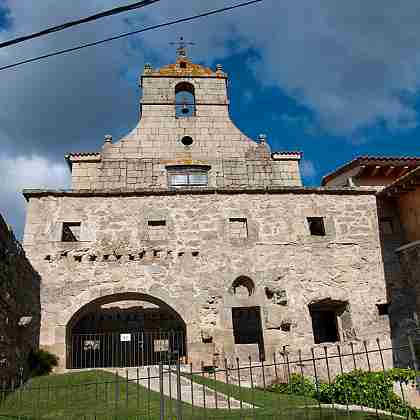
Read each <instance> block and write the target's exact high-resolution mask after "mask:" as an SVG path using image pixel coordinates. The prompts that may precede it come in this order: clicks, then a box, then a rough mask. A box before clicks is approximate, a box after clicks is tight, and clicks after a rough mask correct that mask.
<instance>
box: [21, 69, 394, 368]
mask: <svg viewBox="0 0 420 420" xmlns="http://www.w3.org/2000/svg"><path fill="white" fill-rule="evenodd" d="M178 64H179V63H178ZM178 64H176V65H171V66H168V67H165V68H163V69H161V70H159V71H156V72H155V71H154V70H150V69H149V70H148V71H147V72H146V73H145V74H144V75H143V78H142V87H143V99H142V118H141V123H139V125H138V126H137V127H136V128H135V129H134V130H133V131H132V132H131V133H130V134H129V135H128V136H126V137H125V138H123V139H122V140H121V141H120V142H118V143H112V144H110V143H108V144H107V146H106V147H105V148H104V149H103V150H102V152H101V154H93V155H89V156H86V155H71V156H69V158H68V159H69V160H70V162H71V163H72V165H73V167H74V168H76V167H77V170H76V171H75V172H74V177H73V190H72V191H70V192H67V193H66V192H44V193H36V192H32V193H26V197H27V198H28V200H29V204H28V218H27V220H28V222H27V225H26V230H25V238H24V245H25V249H26V252H27V254H28V256H29V258H30V259H31V262H32V263H33V265H34V267H35V268H36V270H37V271H38V272H39V273H40V275H41V277H42V284H43V289H42V332H41V344H42V346H43V347H45V348H47V349H50V350H52V351H54V352H56V353H57V354H58V355H59V356H60V363H61V366H62V367H65V366H66V364H67V366H69V367H70V363H69V361H68V360H66V358H67V355H68V354H69V350H71V343H70V337H71V334H72V328H73V324H74V323H75V320H77V319H78V317H79V315H80V314H81V313H84V311H88V310H89V309H90V308H92V307H94V308H96V309H97V308H98V307H99V306H100V305H101V304H102V303H103V302H106V303H111V302H112V300H113V299H114V298H115V299H116V300H118V299H119V300H124V299H131V300H132V299H138V300H139V301H144V300H145V301H148V302H151V303H153V304H156V305H157V306H159V307H165V308H166V310H167V313H171V314H176V316H177V317H178V318H179V319H180V320H181V321H182V326H183V327H185V329H186V337H187V340H188V341H187V343H186V348H187V349H188V357H189V360H191V361H193V362H194V363H197V362H198V361H200V360H203V361H204V363H205V364H206V365H207V366H210V365H215V364H218V363H221V361H223V359H224V357H227V358H230V359H231V358H233V360H234V359H235V357H236V356H238V357H240V358H245V359H247V358H248V356H251V357H252V358H253V359H254V360H258V359H259V358H260V357H261V358H263V357H266V358H267V359H269V358H271V357H272V355H273V354H274V353H275V354H278V355H279V354H280V353H281V352H283V349H284V347H285V346H286V345H289V347H290V348H294V349H298V348H302V347H306V348H307V349H309V348H310V347H312V346H314V331H313V325H312V319H311V313H310V308H309V305H310V304H311V303H312V302H317V301H322V300H325V299H326V298H331V299H332V300H334V301H342V302H348V305H349V307H350V309H351V310H349V313H348V314H346V315H348V317H350V318H351V319H350V320H349V319H345V317H344V318H340V319H341V321H340V324H339V328H340V331H339V335H340V340H342V341H344V342H349V341H350V340H364V339H371V338H376V337H377V336H379V337H383V338H385V339H387V338H389V326H388V323H387V322H385V321H384V320H383V319H379V318H378V315H377V307H376V303H377V302H378V301H383V300H385V299H386V288H385V282H384V273H383V268H382V260H381V248H380V243H379V236H378V228H377V220H376V218H377V212H376V198H375V195H374V192H372V191H368V190H366V189H365V190H362V189H360V190H356V189H345V188H339V189H337V190H332V189H323V188H320V189H312V190H310V191H309V190H308V189H305V188H303V187H302V186H301V178H300V173H299V168H298V162H299V159H300V154H299V153H293V152H285V153H273V154H271V152H270V149H269V147H268V145H267V144H266V143H265V141H261V142H260V143H259V144H258V143H256V142H254V141H252V140H251V139H249V138H248V137H246V136H245V135H244V134H242V133H241V132H240V131H239V130H238V129H237V128H236V127H235V126H234V124H233V123H232V121H231V120H230V118H229V112H228V98H227V84H226V75H225V74H224V73H223V74H221V73H220V72H213V71H211V70H209V69H205V68H203V67H201V66H196V65H193V64H192V63H190V64H189V67H188V66H187V67H188V68H190V67H191V66H192V68H193V69H194V71H193V73H191V74H190V73H188V71H189V70H188V71H187V72H186V73H185V72H184V71H183V70H182V69H181V68H180V67H179V66H178ZM190 65H191V66H190ZM177 66H178V67H177ZM197 72H198V73H199V76H197ZM178 83H190V84H191V85H189V86H193V90H194V92H195V100H196V105H195V112H194V115H192V116H190V117H188V118H182V117H181V116H177V115H176V114H175V111H176V109H175V105H174V104H175V100H176V97H175V91H176V86H177V85H178ZM185 136H189V137H191V138H192V140H193V142H192V144H189V145H187V146H185V145H184V144H183V142H182V139H183V137H185ZM87 165H89V166H88V167H87ZM186 167H187V168H189V169H188V170H189V171H190V172H188V171H187V172H183V171H184V170H185V168H186ZM86 168H87V170H86ZM121 168H126V169H127V170H126V171H125V170H124V171H121ZM177 171H179V172H177ZM171 177H172V178H171ZM186 177H188V180H189V181H188V182H190V180H191V179H192V180H194V182H196V183H197V184H194V182H192V181H191V182H190V183H189V184H188V185H186V184H182V183H183V182H186V181H185V180H186V179H187V178H186ZM171 180H172V181H171ZM171 182H172V184H171ZM177 182H179V183H180V184H181V185H178V184H177ZM168 183H169V184H168ZM85 187H87V188H88V189H89V190H88V191H80V190H81V189H82V188H85ZM216 187H217V189H216ZM355 208H357V209H358V210H357V214H356V215H355V214H354V209H355ZM308 217H317V218H322V221H323V223H324V228H325V232H324V233H325V235H322V236H315V235H313V234H311V230H310V226H309V221H308ZM66 222H80V223H81V232H84V233H83V235H81V238H80V242H82V243H80V242H77V243H71V244H68V243H62V242H61V240H62V235H61V229H62V227H63V223H66ZM163 222H164V223H163ZM153 226H154V227H156V226H160V228H159V229H153ZM341 226H346V227H347V228H346V229H342V228H340V227H341ZM163 227H164V228H163ZM157 231H158V232H157ZM47 256H49V258H48V259H46V257H47ZM92 256H94V257H95V258H92ZM340 316H341V314H340ZM350 321H351V322H350ZM179 325H180V324H179ZM250 325H251V327H252V331H253V332H252V333H249V331H248V327H249V326H250ZM324 344H325V343H323V344H321V346H324ZM161 345H163V344H162V343H160V344H159V346H161ZM66 346H67V347H66ZM315 347H316V346H315Z"/></svg>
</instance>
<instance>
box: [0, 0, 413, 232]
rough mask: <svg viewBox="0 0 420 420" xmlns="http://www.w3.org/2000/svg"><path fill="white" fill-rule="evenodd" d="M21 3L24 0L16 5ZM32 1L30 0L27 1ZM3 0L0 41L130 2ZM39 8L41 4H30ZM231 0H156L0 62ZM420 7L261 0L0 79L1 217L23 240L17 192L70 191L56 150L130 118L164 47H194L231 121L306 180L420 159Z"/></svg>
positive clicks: (97, 138) (167, 56) (80, 144)
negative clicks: (224, 83) (226, 83)
mask: <svg viewBox="0 0 420 420" xmlns="http://www.w3.org/2000/svg"><path fill="white" fill-rule="evenodd" d="M25 3H26V4H25ZM31 3H32V2H31ZM33 3H34V4H29V3H27V2H16V1H13V0H0V39H4V40H6V39H9V38H13V37H15V36H18V35H22V34H25V33H29V32H33V31H36V30H39V29H42V28H45V27H47V26H50V25H55V24H59V23H62V22H65V21H67V20H70V19H74V18H77V17H81V16H86V15H88V14H92V13H95V12H98V11H100V10H103V9H106V8H111V7H115V6H119V5H122V4H126V3H127V1H122V0H75V1H73V2H56V1H55V0H42V1H39V2H33ZM35 3H36V4H35ZM232 3H234V1H232V0H231V1H228V0H215V1H214V2H211V5H209V2H206V1H204V0H179V1H177V2H173V1H170V0H161V2H159V3H158V5H157V6H150V7H148V8H145V9H143V10H141V11H136V12H130V13H129V14H126V15H124V16H120V17H113V18H110V19H106V20H105V21H101V22H97V23H95V24H92V25H89V26H87V27H81V28H78V29H74V30H71V31H67V32H63V33H60V34H56V35H53V36H50V37H46V38H44V39H40V40H36V41H32V42H29V43H27V44H24V45H21V46H16V47H10V48H8V49H4V50H2V51H0V65H2V64H8V63H12V62H14V61H15V60H18V59H21V58H25V57H31V56H34V55H38V54H42V53H45V52H48V51H51V50H55V49H58V48H66V47H68V46H72V45H74V44H78V43H80V42H86V41H93V40H96V39H100V38H103V37H107V36H109V35H114V34H116V33H119V32H125V31H127V30H130V29H137V28H139V27H142V26H144V25H148V24H154V23H160V22H163V21H166V20H167V19H173V18H177V17H183V16H186V15H189V14H194V13H199V12H203V11H206V10H209V9H211V8H217V7H222V6H226V5H229V4H232ZM419 22H420V4H419V2H418V1H414V0H407V1H406V2H404V3H402V4H397V3H395V2H392V1H390V0H380V1H379V0H372V1H371V2H369V3H366V2H363V1H361V0H354V1H353V2H350V3H340V7H337V3H336V2H335V1H333V0H323V1H322V0H312V1H309V0H293V1H292V0H285V1H284V2H281V3H279V2H278V1H277V0H265V1H264V2H263V3H261V5H259V6H252V7H250V8H247V9H244V10H238V11H236V12H234V13H230V14H227V15H223V16H216V17H212V18H207V19H204V20H202V21H201V22H196V23H191V24H183V25H180V26H176V27H175V26H174V27H171V28H168V29H165V30H160V31H156V32H149V33H146V34H144V35H143V36H141V37H133V38H130V39H127V40H122V41H117V42H113V43H110V44H107V45H103V46H100V47H97V48H93V49H89V50H85V51H82V52H80V53H78V54H72V55H68V56H61V57H55V58H52V59H50V60H47V61H44V62H41V63H34V64H30V65H27V66H22V67H20V68H18V69H16V70H13V71H7V72H2V73H1V74H0V76H1V78H0V90H1V92H2V95H1V96H0V144H1V146H2V147H1V151H0V177H1V178H3V179H7V180H8V182H7V183H4V184H3V185H1V186H0V213H2V214H3V215H4V216H5V217H6V219H7V221H8V222H9V223H11V224H12V225H13V226H14V228H15V230H16V232H17V234H18V236H21V234H22V229H23V223H24V211H25V208H24V201H23V199H22V197H21V195H20V190H21V189H22V188H23V187H36V186H39V187H66V186H68V181H69V175H68V170H67V168H66V166H65V164H64V163H63V155H64V154H65V153H67V152H69V151H96V150H98V149H99V147H100V146H101V144H102V139H103V136H104V134H107V133H111V134H113V136H114V138H118V137H120V136H122V135H123V134H125V133H127V132H128V131H129V130H130V129H131V128H132V127H133V126H134V125H135V124H136V121H137V118H138V115H137V103H138V99H139V95H140V92H139V90H138V88H137V82H136V81H137V77H138V75H139V74H140V73H141V71H142V68H143V65H144V63H145V62H151V63H152V64H153V65H154V66H155V67H158V66H160V65H164V64H166V63H168V62H170V61H173V60H174V57H175V52H174V48H173V47H171V46H169V43H170V42H171V41H173V40H176V39H177V38H179V37H180V36H181V35H183V36H185V38H186V39H188V40H193V41H195V42H196V44H197V45H196V46H195V47H193V48H192V49H191V50H190V55H191V57H192V59H193V60H194V61H196V62H200V63H202V64H205V65H207V66H212V67H215V65H216V63H222V64H223V67H224V69H225V71H227V72H228V73H229V75H230V82H231V83H230V94H231V116H232V119H233V120H234V122H235V123H236V125H237V126H238V127H239V128H240V129H241V130H242V131H244V132H245V133H246V134H247V135H248V136H250V137H251V138H254V139H255V138H257V136H258V134H260V133H265V134H267V135H268V139H269V143H270V145H271V147H272V149H273V150H278V151H283V150H299V151H302V152H303V154H304V163H303V166H302V171H303V175H304V181H305V184H306V185H319V183H320V179H321V177H322V176H323V175H325V174H326V173H328V172H330V171H332V170H334V168H336V167H337V166H339V165H342V164H343V163H344V162H346V161H349V160H351V159H353V158H354V157H356V156H360V155H384V156H390V155H397V156H398V155H411V156H414V155H420V151H418V137H419V134H420V128H419V124H418V122H419V115H420V114H419V111H420V104H419V99H418V98H419V97H418V88H419V83H420V53H419V51H420V28H419V25H418V23H419Z"/></svg>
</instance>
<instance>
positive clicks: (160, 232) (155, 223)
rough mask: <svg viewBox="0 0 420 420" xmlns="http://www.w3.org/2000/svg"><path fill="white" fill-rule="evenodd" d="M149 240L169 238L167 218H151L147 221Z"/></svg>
mask: <svg viewBox="0 0 420 420" xmlns="http://www.w3.org/2000/svg"><path fill="white" fill-rule="evenodd" d="M147 230H148V234H149V240H151V241H165V240H166V239H168V228H167V226H166V221H165V220H149V221H148V222H147Z"/></svg>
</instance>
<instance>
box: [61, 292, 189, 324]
mask: <svg viewBox="0 0 420 420" xmlns="http://www.w3.org/2000/svg"><path fill="white" fill-rule="evenodd" d="M120 294H126V295H131V296H143V297H148V299H154V300H155V301H156V302H162V303H163V304H167V305H169V306H170V307H171V308H172V309H173V310H174V311H175V312H177V313H178V314H179V316H180V317H181V318H182V319H183V320H184V321H185V322H186V323H188V320H189V317H190V313H191V312H190V310H191V308H188V306H186V305H183V304H181V302H180V300H178V299H174V300H171V298H170V295H169V293H168V292H167V291H166V290H165V289H164V288H163V287H162V288H155V289H153V290H151V291H146V290H144V289H139V288H137V287H130V286H124V288H121V287H118V288H110V287H103V288H102V287H98V288H91V289H89V290H86V291H84V292H82V293H80V294H78V295H77V296H75V297H74V299H72V301H71V304H70V305H68V306H67V308H65V309H64V311H62V313H61V316H60V322H59V325H60V326H61V327H66V326H67V324H68V323H69V322H70V320H71V319H72V317H73V315H74V314H75V313H77V312H78V311H79V310H80V309H81V308H82V307H84V306H86V305H88V304H89V303H91V302H93V301H95V300H98V299H101V298H105V297H106V296H114V295H120ZM133 300H139V299H136V298H134V299H133ZM168 301H170V302H169V303H168ZM150 302H151V300H150ZM152 303H153V302H152Z"/></svg>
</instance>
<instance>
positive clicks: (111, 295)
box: [54, 287, 189, 368]
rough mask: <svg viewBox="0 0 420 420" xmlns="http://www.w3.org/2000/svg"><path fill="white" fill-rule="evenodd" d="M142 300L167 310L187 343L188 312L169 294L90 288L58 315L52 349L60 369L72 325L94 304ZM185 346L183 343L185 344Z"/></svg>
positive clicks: (63, 362)
mask: <svg viewBox="0 0 420 420" xmlns="http://www.w3.org/2000/svg"><path fill="white" fill-rule="evenodd" d="M130 300H132V301H142V302H150V303H152V304H154V305H156V306H159V307H162V308H165V309H166V310H168V311H170V312H171V313H172V314H173V315H174V316H175V317H176V318H178V319H179V320H180V322H182V324H183V326H184V330H185V340H186V343H188V340H187V335H186V334H187V324H188V321H189V313H188V311H187V308H185V307H184V305H182V304H180V301H179V300H177V299H170V297H169V294H167V292H166V291H165V290H164V289H161V288H155V289H153V294H152V293H148V292H147V291H145V290H141V291H139V290H138V289H137V288H134V287H133V288H130V287H124V289H122V288H120V287H118V288H110V287H103V288H92V289H90V290H88V291H84V292H82V293H80V294H79V295H77V296H75V297H74V298H73V299H72V300H71V301H70V302H69V303H70V304H69V305H68V307H67V308H65V309H64V310H63V311H62V312H61V313H60V314H58V318H59V322H58V325H57V326H56V328H55V334H54V335H55V345H54V350H55V352H56V353H57V354H58V356H59V357H60V367H62V368H68V367H69V364H68V356H69V352H68V351H69V344H70V335H71V329H72V326H73V325H75V323H76V322H77V321H78V320H79V319H81V317H83V315H84V314H87V313H88V312H89V310H91V309H92V308H94V307H97V306H98V305H104V304H109V303H114V302H120V301H130ZM186 345H187V344H186Z"/></svg>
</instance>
